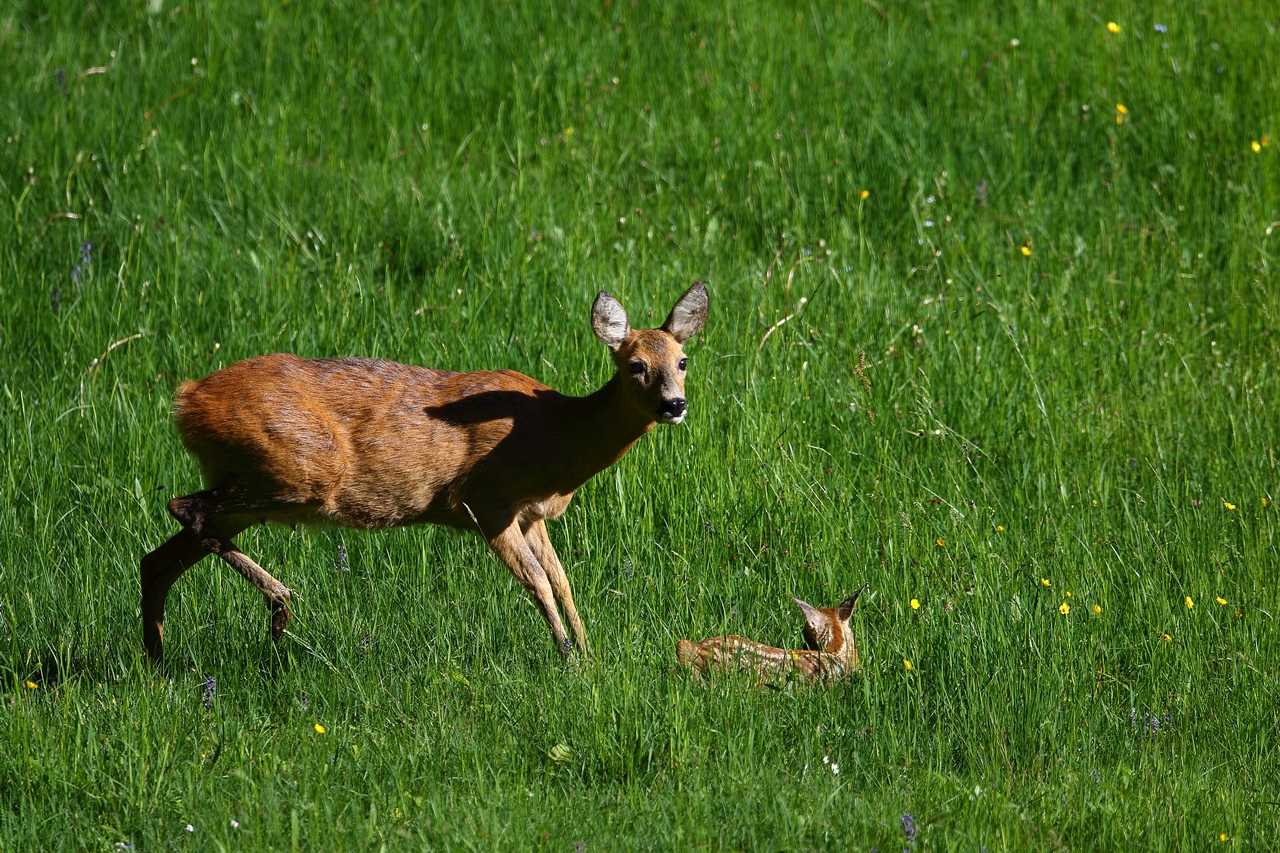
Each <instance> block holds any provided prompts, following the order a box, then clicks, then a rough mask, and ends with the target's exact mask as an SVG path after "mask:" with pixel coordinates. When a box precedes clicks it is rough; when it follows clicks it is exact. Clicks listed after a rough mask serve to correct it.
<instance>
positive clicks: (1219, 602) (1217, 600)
mask: <svg viewBox="0 0 1280 853" xmlns="http://www.w3.org/2000/svg"><path fill="white" fill-rule="evenodd" d="M1214 601H1216V602H1218V606H1219V607H1221V606H1222V605H1224V604H1226V603H1227V600H1226V599H1225V598H1223V597H1222V596H1218V597H1217V598H1215V599H1214Z"/></svg>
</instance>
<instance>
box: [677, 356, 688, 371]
mask: <svg viewBox="0 0 1280 853" xmlns="http://www.w3.org/2000/svg"><path fill="white" fill-rule="evenodd" d="M688 363H689V359H687V358H682V359H680V363H679V364H677V365H676V367H678V368H680V369H681V370H684V369H685V366H686V365H688Z"/></svg>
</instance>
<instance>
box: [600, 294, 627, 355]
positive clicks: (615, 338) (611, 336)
mask: <svg viewBox="0 0 1280 853" xmlns="http://www.w3.org/2000/svg"><path fill="white" fill-rule="evenodd" d="M591 330H592V331H593V332H595V333H596V337H597V338H599V339H600V342H601V343H603V344H604V345H605V346H607V347H608V348H609V349H611V350H617V349H618V347H620V346H622V342H623V341H625V340H626V339H627V335H628V334H630V332H631V327H630V326H629V325H627V312H626V309H624V308H623V307H622V306H621V305H620V304H618V300H616V299H614V298H613V297H612V296H611V295H610V294H609V291H607V290H602V291H600V292H599V293H597V294H596V301H595V303H594V304H592V306H591Z"/></svg>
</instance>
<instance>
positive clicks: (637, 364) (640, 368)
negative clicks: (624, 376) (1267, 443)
mask: <svg viewBox="0 0 1280 853" xmlns="http://www.w3.org/2000/svg"><path fill="white" fill-rule="evenodd" d="M641 373H644V362H643V361H633V362H631V375H632V376H639V375H640V374H641Z"/></svg>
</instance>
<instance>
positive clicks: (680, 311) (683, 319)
mask: <svg viewBox="0 0 1280 853" xmlns="http://www.w3.org/2000/svg"><path fill="white" fill-rule="evenodd" d="M710 306H711V299H710V298H709V297H708V296H707V286H706V285H705V284H703V283H702V282H700V281H695V282H694V283H693V287H691V288H689V289H688V290H687V291H685V294H684V296H681V297H680V301H678V302H677V303H676V304H675V307H674V308H672V309H671V313H670V314H668V315H667V322H665V323H663V324H662V330H663V331H664V332H668V333H670V335H671V337H673V338H675V339H676V340H677V341H679V342H680V343H684V342H685V341H687V340H689V338H692V337H693V336H694V335H696V334H698V332H700V331H702V327H703V326H704V325H706V322H707V309H708V308H709V307H710Z"/></svg>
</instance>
